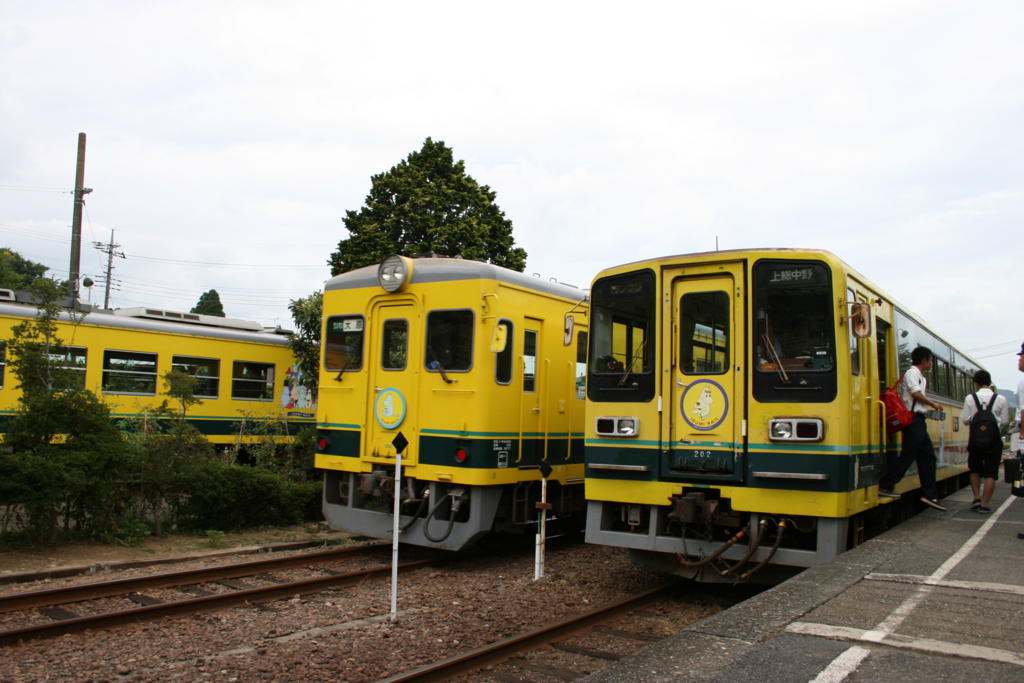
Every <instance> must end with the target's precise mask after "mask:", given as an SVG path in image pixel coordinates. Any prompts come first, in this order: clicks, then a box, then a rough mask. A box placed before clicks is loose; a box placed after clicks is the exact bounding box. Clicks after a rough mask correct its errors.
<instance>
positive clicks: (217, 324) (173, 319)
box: [0, 290, 316, 445]
mask: <svg viewBox="0 0 1024 683" xmlns="http://www.w3.org/2000/svg"><path fill="white" fill-rule="evenodd" d="M2 297H6V299H7V300H0V340H7V339H10V338H11V328H12V327H14V326H15V325H17V324H19V323H21V322H23V321H25V320H28V319H31V318H34V317H36V316H37V315H38V311H37V309H36V307H35V306H34V305H33V304H31V303H28V302H27V301H18V300H16V295H15V294H14V293H13V292H10V291H9V290H0V298H2ZM57 337H58V338H59V339H60V341H61V346H60V347H58V348H56V349H55V350H54V352H53V354H52V357H53V360H54V361H55V362H56V363H58V364H59V365H60V366H62V367H64V368H66V369H68V370H70V371H73V372H75V373H80V377H81V379H80V385H81V386H82V387H85V388H87V389H89V390H91V391H93V392H94V393H95V394H96V395H97V396H99V397H100V398H101V399H102V400H103V401H105V402H106V403H107V404H108V405H109V406H110V408H111V414H112V417H113V418H114V419H132V418H137V419H150V418H152V417H153V416H154V410H155V409H156V408H157V407H158V406H160V404H161V403H163V402H164V401H168V403H170V404H172V407H173V404H174V401H173V400H168V396H167V386H166V382H165V381H164V380H163V379H162V375H164V374H166V373H167V372H168V371H170V370H171V369H172V368H176V369H179V370H182V371H183V372H185V373H187V374H189V375H192V376H194V377H195V378H196V380H197V385H196V392H195V396H196V397H197V398H199V399H201V403H200V404H198V405H196V406H193V407H191V408H189V410H188V412H187V420H188V421H189V422H190V423H191V424H192V425H194V426H195V427H196V428H197V429H199V431H200V432H202V433H203V434H204V435H205V436H206V437H207V438H208V439H209V440H210V441H211V442H213V443H215V444H219V445H228V444H235V443H238V442H240V441H241V442H246V441H251V440H253V439H254V438H255V437H254V436H253V435H254V434H255V433H265V434H273V433H278V434H279V436H277V437H271V438H277V439H284V438H288V434H293V433H294V432H295V431H296V430H297V429H298V428H300V427H301V426H303V425H307V426H312V425H313V423H314V419H315V411H316V407H315V403H314V402H313V401H312V400H311V399H310V398H309V397H308V395H307V393H306V390H305V388H303V387H302V386H301V384H300V382H299V370H298V366H297V364H296V363H295V360H294V356H293V354H292V352H291V349H290V348H289V346H288V339H287V337H286V336H285V335H283V334H279V333H275V332H271V331H266V330H264V329H263V328H262V327H261V326H260V325H259V323H255V322H250V321H244V320H237V319H233V318H220V317H215V316H207V315H196V314H193V313H177V312H173V311H165V310H161V309H156V308H127V309H117V310H113V311H98V310H97V311H89V312H78V313H73V314H72V313H68V312H62V313H61V314H60V317H59V319H58V321H57ZM0 384H2V388H0V417H2V416H4V415H10V414H11V413H12V412H13V411H14V409H15V408H16V406H17V404H18V399H19V397H20V395H21V391H20V389H19V388H18V387H17V382H16V380H15V378H14V376H13V374H12V373H11V372H10V371H8V369H7V368H6V362H5V363H4V364H3V365H0ZM272 421H273V422H279V423H281V424H282V425H284V428H283V429H260V427H259V425H260V424H261V423H267V422H272ZM0 429H2V427H0Z"/></svg>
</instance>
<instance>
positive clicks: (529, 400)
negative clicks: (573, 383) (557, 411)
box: [516, 318, 547, 468]
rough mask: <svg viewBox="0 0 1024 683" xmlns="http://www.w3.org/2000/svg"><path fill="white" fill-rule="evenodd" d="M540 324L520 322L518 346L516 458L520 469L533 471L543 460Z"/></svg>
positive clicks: (540, 322) (539, 322)
mask: <svg viewBox="0 0 1024 683" xmlns="http://www.w3.org/2000/svg"><path fill="white" fill-rule="evenodd" d="M542 327H543V321H542V320H539V319H537V318H526V319H525V320H524V321H523V339H522V346H521V347H520V348H522V349H523V355H522V371H523V376H522V393H521V394H520V400H519V405H520V408H519V457H518V459H517V461H516V464H517V465H518V466H519V467H520V468H523V467H536V466H537V465H539V464H540V461H541V458H542V456H543V451H544V446H543V439H542V438H540V437H542V436H543V435H542V434H541V424H542V415H541V407H542V406H543V405H544V403H543V401H544V395H543V394H544V391H543V388H544V383H545V382H546V381H547V377H546V373H545V368H544V363H543V360H542V358H541V355H540V350H541V349H542V348H543V346H542V344H541V341H542V339H541V329H542Z"/></svg>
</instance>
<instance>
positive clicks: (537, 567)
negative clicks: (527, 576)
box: [533, 477, 548, 581]
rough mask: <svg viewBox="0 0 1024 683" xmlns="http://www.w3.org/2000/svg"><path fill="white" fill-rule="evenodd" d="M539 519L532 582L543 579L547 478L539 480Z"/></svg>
mask: <svg viewBox="0 0 1024 683" xmlns="http://www.w3.org/2000/svg"><path fill="white" fill-rule="evenodd" d="M540 503H541V504H540V519H539V520H538V521H537V550H536V553H535V554H534V561H533V580H534V581H538V580H540V579H542V578H543V577H544V538H545V536H546V535H547V518H548V478H547V477H541V480H540Z"/></svg>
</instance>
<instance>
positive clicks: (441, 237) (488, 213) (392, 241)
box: [328, 138, 526, 275]
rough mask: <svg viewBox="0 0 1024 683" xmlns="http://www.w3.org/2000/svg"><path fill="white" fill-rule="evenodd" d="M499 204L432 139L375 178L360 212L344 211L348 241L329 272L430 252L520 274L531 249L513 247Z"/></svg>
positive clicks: (342, 244) (343, 242)
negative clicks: (492, 264) (516, 271)
mask: <svg viewBox="0 0 1024 683" xmlns="http://www.w3.org/2000/svg"><path fill="white" fill-rule="evenodd" d="M494 198H495V194H494V192H493V191H492V190H491V188H489V187H488V186H487V185H480V184H479V183H477V181H476V180H474V179H473V178H472V177H471V176H469V175H467V174H466V168H465V164H464V163H463V162H462V161H458V162H456V161H454V157H453V156H452V150H451V149H450V148H449V147H447V146H446V145H445V144H444V142H442V141H440V140H439V141H437V142H434V141H433V140H431V139H430V138H427V139H426V140H425V141H424V143H423V147H422V149H420V150H419V151H418V152H413V153H411V154H410V155H409V156H408V157H407V158H406V159H405V160H404V161H402V162H401V163H399V164H398V165H397V166H394V167H393V168H392V169H391V170H390V171H387V172H386V173H380V174H378V175H375V176H373V177H372V178H371V187H370V193H369V194H368V195H367V196H366V204H365V206H363V208H362V209H360V210H359V211H358V212H356V211H346V212H345V218H344V223H345V228H346V229H347V230H348V233H349V236H348V237H347V238H346V239H343V240H341V241H340V242H338V250H337V251H335V252H334V253H332V254H331V257H330V259H329V260H328V265H330V266H331V274H332V275H337V274H338V273H344V272H346V271H349V270H352V269H353V268H359V267H362V266H367V265H371V264H374V263H380V262H381V261H382V260H384V258H385V257H387V256H388V255H389V254H404V255H406V256H416V255H419V254H430V253H434V254H438V255H442V256H453V257H454V256H460V257H462V258H467V259H475V260H479V261H487V262H490V263H494V264H496V265H499V266H504V267H506V268H511V269H513V270H518V271H522V270H523V269H524V268H525V267H526V251H525V250H524V249H522V248H521V247H516V246H514V245H515V239H514V238H513V237H512V222H511V221H510V220H508V219H507V218H505V214H504V212H502V210H501V209H500V208H499V207H498V205H497V204H495V202H494Z"/></svg>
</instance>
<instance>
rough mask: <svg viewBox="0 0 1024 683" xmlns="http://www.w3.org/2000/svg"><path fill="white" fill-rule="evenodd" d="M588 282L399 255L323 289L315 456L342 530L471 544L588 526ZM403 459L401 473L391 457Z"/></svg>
mask: <svg viewBox="0 0 1024 683" xmlns="http://www.w3.org/2000/svg"><path fill="white" fill-rule="evenodd" d="M587 315H588V305H587V301H586V293H585V292H584V291H582V290H580V289H578V288H575V287H572V286H569V285H565V284H562V283H559V282H556V281H551V280H544V279H540V278H537V277H530V276H527V275H524V274H522V273H519V272H516V271H513V270H509V269H506V268H502V267H499V266H496V265H492V264H488V263H481V262H477V261H472V260H463V259H450V258H415V259H412V258H406V257H403V256H397V255H396V256H391V257H389V258H387V259H385V260H384V261H383V262H382V263H380V264H379V265H375V266H368V267H365V268H359V269H356V270H353V271H351V272H347V273H343V274H341V275H337V276H335V277H334V278H332V279H331V280H329V281H328V282H327V283H326V285H325V287H324V297H323V335H322V340H321V349H322V356H323V358H322V362H321V366H322V369H321V374H320V381H319V401H318V407H317V428H318V444H317V454H316V466H317V468H319V469H321V470H323V473H324V498H323V514H324V517H325V518H326V519H327V521H328V522H329V524H330V526H331V527H332V528H334V529H343V530H346V531H349V532H352V533H354V534H359V535H363V536H369V537H375V538H390V537H392V534H393V528H394V526H395V519H394V509H395V502H396V497H397V499H398V500H397V502H398V506H399V513H398V514H399V520H398V522H399V526H398V533H399V540H400V541H401V542H403V543H408V544H412V545H418V546H427V547H432V548H439V549H445V550H461V549H463V548H466V547H469V546H471V545H472V544H474V543H475V542H477V541H479V540H480V539H481V538H483V537H484V536H487V535H488V534H491V533H492V532H506V533H510V534H514V533H519V534H523V533H525V534H532V533H535V532H536V530H537V528H538V526H539V525H541V524H542V523H544V524H546V523H549V522H550V523H557V524H562V525H566V526H569V525H573V524H575V525H578V526H580V527H581V526H582V517H583V513H584V509H585V504H584V500H583V421H584V403H585V401H584V386H583V376H584V372H585V356H586V348H587ZM399 456H400V459H401V469H400V472H399V474H400V476H399V477H398V482H399V483H398V486H396V462H397V461H398V460H399Z"/></svg>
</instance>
